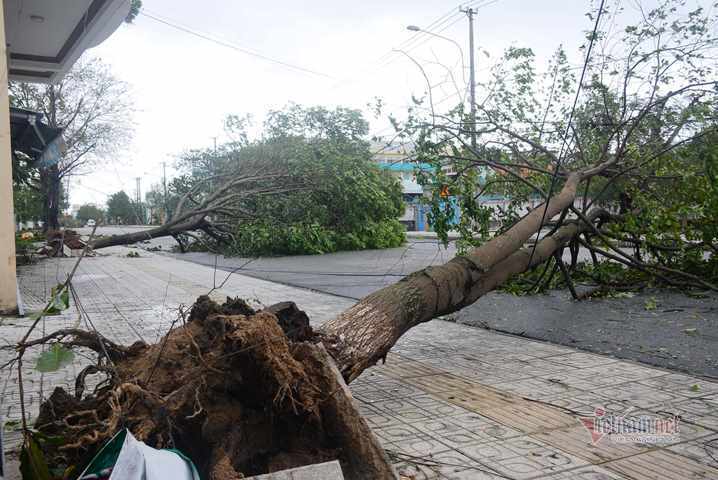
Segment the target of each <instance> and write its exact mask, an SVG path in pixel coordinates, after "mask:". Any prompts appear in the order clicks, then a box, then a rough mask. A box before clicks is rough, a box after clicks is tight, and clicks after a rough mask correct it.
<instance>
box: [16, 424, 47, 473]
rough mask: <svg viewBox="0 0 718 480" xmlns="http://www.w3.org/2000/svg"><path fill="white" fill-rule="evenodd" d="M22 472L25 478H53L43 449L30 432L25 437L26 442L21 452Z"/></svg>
mask: <svg viewBox="0 0 718 480" xmlns="http://www.w3.org/2000/svg"><path fill="white" fill-rule="evenodd" d="M20 473H21V474H22V478H23V480H50V479H51V478H52V477H51V476H50V469H49V468H48V467H47V462H46V461H45V456H44V455H43V454H42V450H40V447H39V446H38V444H37V442H36V441H35V439H34V438H33V437H32V435H29V434H28V435H27V436H26V437H25V443H24V445H23V447H22V451H21V452H20Z"/></svg>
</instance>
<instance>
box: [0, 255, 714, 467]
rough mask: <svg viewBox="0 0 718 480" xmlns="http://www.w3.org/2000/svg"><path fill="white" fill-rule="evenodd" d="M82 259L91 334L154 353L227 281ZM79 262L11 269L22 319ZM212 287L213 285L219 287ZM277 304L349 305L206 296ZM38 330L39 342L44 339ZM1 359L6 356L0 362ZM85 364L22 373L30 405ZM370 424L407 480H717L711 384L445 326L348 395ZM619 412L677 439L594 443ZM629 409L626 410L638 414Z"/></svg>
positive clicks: (16, 327) (59, 322)
mask: <svg viewBox="0 0 718 480" xmlns="http://www.w3.org/2000/svg"><path fill="white" fill-rule="evenodd" d="M128 251H129V249H125V248H123V247H117V248H114V249H106V250H104V251H103V253H111V256H104V257H96V258H88V259H85V260H83V263H82V264H81V265H80V268H79V270H78V272H77V274H76V276H75V282H74V284H75V286H76V288H77V291H78V293H79V295H80V297H81V300H82V302H83V304H84V307H85V309H86V310H87V312H88V314H89V315H90V317H91V318H92V320H93V321H94V322H95V326H96V327H97V329H98V330H99V331H100V332H101V333H102V334H104V335H106V336H108V337H109V338H111V339H112V340H114V341H117V342H124V343H131V342H134V341H135V340H138V339H144V340H146V341H149V342H152V341H155V340H156V339H158V338H159V337H160V336H161V335H163V334H164V333H165V332H166V331H167V329H168V328H169V327H170V325H171V323H172V320H173V319H174V318H175V315H174V313H173V312H174V311H175V310H176V308H177V307H178V306H179V305H180V304H185V305H190V304H191V303H192V302H193V301H194V299H195V298H196V297H197V296H198V295H201V294H205V293H207V292H208V291H209V290H210V289H211V288H212V287H213V285H219V284H221V283H222V281H223V280H224V279H225V277H226V275H227V273H226V272H222V271H218V272H217V273H216V278H214V277H215V275H214V271H213V269H212V268H211V267H203V266H200V265H196V264H191V263H188V262H183V261H181V260H176V259H173V258H169V257H166V256H161V255H152V254H151V253H149V252H140V254H141V255H142V257H141V258H127V257H126V253H127V252H128ZM74 260H75V259H52V260H45V261H42V262H40V263H39V264H36V265H32V266H29V267H21V268H20V269H19V283H20V288H21V291H22V294H23V297H24V300H25V304H26V306H27V309H28V310H37V309H39V308H41V306H42V305H43V303H44V301H45V298H46V295H47V292H49V289H50V288H51V287H52V286H53V285H55V284H56V283H57V282H58V281H60V280H63V279H64V275H65V272H67V271H69V269H70V268H71V267H72V265H73V263H74ZM213 278H214V280H213ZM228 295H231V296H240V297H243V298H249V299H256V300H260V301H261V302H263V303H264V304H267V305H268V304H271V303H274V302H278V301H282V300H293V301H295V302H296V303H297V305H299V307H300V308H302V309H304V310H305V311H306V312H307V313H308V315H309V316H310V318H311V319H312V323H313V324H315V325H318V324H321V323H322V322H323V321H325V320H327V319H328V318H331V317H332V316H333V315H335V314H336V313H338V312H340V311H341V310H343V309H344V308H346V307H348V306H349V305H350V304H351V301H350V300H348V299H345V298H340V297H334V296H330V295H325V294H319V293H314V292H311V291H308V290H304V289H297V288H293V287H287V286H284V285H279V284H275V283H271V282H266V281H263V280H259V279H255V278H249V277H245V276H241V275H237V274H234V275H231V276H230V277H229V278H228V279H227V281H226V283H225V284H224V285H223V287H222V288H220V289H218V290H215V291H214V292H213V294H212V296H213V297H214V298H216V299H217V300H223V299H224V297H225V296H228ZM77 322H78V317H77V313H76V312H74V310H72V309H71V311H70V313H66V314H65V315H62V316H57V317H48V318H47V319H46V321H45V325H43V328H44V330H45V331H47V332H50V331H52V330H55V329H57V328H61V327H64V326H72V325H74V324H76V323H77ZM27 326H28V321H27V319H12V318H0V338H3V339H4V340H5V341H6V342H13V341H16V340H17V339H18V338H19V337H20V336H21V335H22V333H23V332H24V331H25V329H26V328H27ZM40 333H41V332H38V335H39V334H40ZM8 357H9V355H8V354H7V353H6V352H1V353H0V364H2V363H4V362H5V361H6V360H7V358H8ZM85 361H86V360H84V359H82V358H81V357H80V356H76V361H75V363H74V364H73V365H72V366H71V368H66V369H64V370H62V371H60V372H57V373H55V374H52V375H44V376H43V375H40V374H38V373H37V372H33V370H32V365H33V364H34V361H33V359H32V358H29V356H28V358H27V360H26V362H25V365H26V366H29V367H28V368H27V369H26V370H23V372H24V375H25V376H26V389H27V390H28V392H27V393H26V403H27V404H28V407H29V409H30V411H32V412H35V411H36V409H37V406H38V404H39V399H40V398H41V397H42V396H43V395H47V394H49V390H50V389H51V388H53V387H54V386H56V385H63V386H65V387H70V386H71V385H73V384H74V375H75V374H76V373H77V372H78V371H79V369H80V368H81V367H82V365H83V363H84V362H85ZM1 373H2V377H0V391H1V392H2V400H1V404H0V414H2V415H3V416H4V417H5V418H6V419H8V420H13V419H17V418H19V396H18V392H17V382H16V380H15V375H16V372H15V371H13V370H8V371H3V372H1ZM351 388H352V391H353V393H354V394H355V396H356V398H357V400H358V401H359V403H360V408H361V410H362V412H363V414H364V415H365V418H366V419H367V420H368V421H369V422H370V425H371V426H372V428H373V429H374V431H375V433H376V434H377V436H378V437H379V439H380V440H381V441H382V443H383V444H384V445H385V446H386V449H387V450H388V452H389V454H390V456H391V457H392V458H393V459H395V461H396V464H397V468H398V471H399V472H400V473H401V474H403V475H405V476H406V478H410V479H417V480H418V479H426V480H429V479H499V478H512V479H533V478H550V479H555V480H564V479H635V480H643V479H659V478H670V479H683V478H685V479H698V478H704V479H718V462H717V461H716V459H718V383H714V382H709V381H706V380H703V379H700V378H696V377H691V376H688V375H681V374H674V373H671V372H669V371H665V370H660V369H655V368H649V367H646V366H642V365H640V364H635V363H631V362H626V361H618V360H615V359H612V358H609V357H603V356H598V355H593V354H588V353H583V352H579V351H576V350H573V349H570V348H566V347H560V346H555V345H551V344H546V343H541V342H535V341H531V340H526V339H523V338H519V337H513V336H507V335H502V334H497V333H493V332H490V331H486V330H481V329H476V328H472V327H468V326H464V325H459V324H455V323H450V322H444V321H441V320H435V321H432V322H429V323H427V324H424V325H422V326H420V327H417V328H415V329H414V330H412V331H411V332H409V334H407V335H405V336H404V337H403V338H402V339H401V340H400V342H399V343H398V344H397V345H396V347H395V348H394V349H393V350H392V352H391V353H390V354H389V356H388V358H387V361H386V364H385V365H379V366H377V367H374V368H372V369H370V370H368V371H367V372H365V373H364V375H362V376H361V377H360V378H359V379H358V380H356V381H355V382H354V383H352V384H351ZM599 406H601V407H604V408H605V409H607V410H608V411H613V412H616V413H622V412H624V411H626V410H627V409H628V408H629V407H631V406H633V407H636V408H637V409H639V410H640V411H641V412H645V413H646V414H649V415H652V416H660V417H668V416H670V415H671V414H676V415H679V416H681V421H680V424H679V426H680V431H679V436H678V438H675V439H673V441H671V442H669V443H667V444H663V445H662V446H660V447H657V446H655V445H644V446H642V445H640V444H634V443H628V444H619V443H614V442H612V441H611V440H610V439H608V438H604V439H602V440H600V441H599V442H598V443H597V444H595V445H594V444H592V442H591V435H590V434H589V431H588V430H587V429H586V428H585V427H584V426H583V424H582V423H581V422H580V421H579V417H591V416H592V415H593V412H594V409H595V408H596V407H599ZM635 413H636V412H635V411H633V412H632V414H635Z"/></svg>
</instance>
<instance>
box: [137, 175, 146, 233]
mask: <svg viewBox="0 0 718 480" xmlns="http://www.w3.org/2000/svg"><path fill="white" fill-rule="evenodd" d="M141 180H142V177H135V181H137V192H136V194H135V205H136V210H135V213H136V214H137V211H138V210H139V215H137V221H138V222H139V223H140V225H143V224H144V218H141V217H144V215H143V214H142V193H141V190H140V181H141Z"/></svg>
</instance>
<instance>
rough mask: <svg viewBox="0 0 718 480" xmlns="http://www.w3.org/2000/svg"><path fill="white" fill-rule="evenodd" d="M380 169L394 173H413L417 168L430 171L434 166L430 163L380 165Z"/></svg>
mask: <svg viewBox="0 0 718 480" xmlns="http://www.w3.org/2000/svg"><path fill="white" fill-rule="evenodd" d="M378 165H379V168H383V169H384V170H390V171H392V172H413V171H414V170H416V169H417V168H419V169H421V170H424V171H428V170H432V166H431V165H429V164H428V163H404V162H402V163H379V164H378Z"/></svg>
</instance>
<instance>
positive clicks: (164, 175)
mask: <svg viewBox="0 0 718 480" xmlns="http://www.w3.org/2000/svg"><path fill="white" fill-rule="evenodd" d="M162 188H163V190H164V196H163V197H162V199H163V200H164V202H163V203H164V204H165V218H164V220H163V221H162V223H165V222H166V221H167V219H168V218H169V215H170V212H169V207H168V204H167V162H162Z"/></svg>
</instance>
